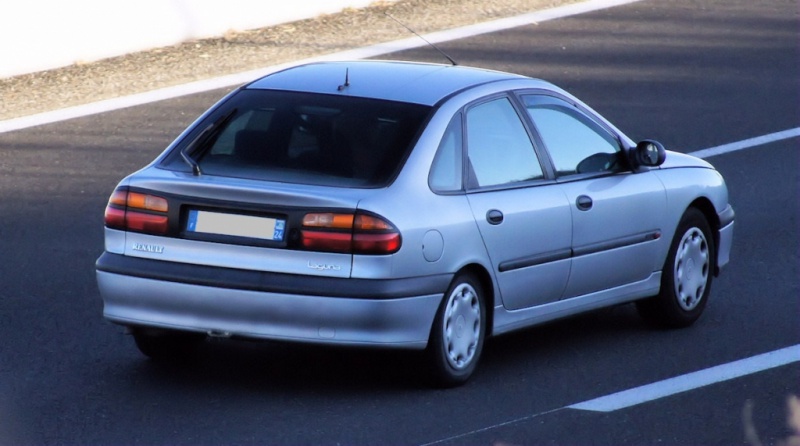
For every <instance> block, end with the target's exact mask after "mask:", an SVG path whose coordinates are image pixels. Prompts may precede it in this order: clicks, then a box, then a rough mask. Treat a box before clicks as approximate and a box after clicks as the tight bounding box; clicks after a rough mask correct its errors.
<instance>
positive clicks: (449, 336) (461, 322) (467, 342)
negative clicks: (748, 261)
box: [443, 283, 481, 369]
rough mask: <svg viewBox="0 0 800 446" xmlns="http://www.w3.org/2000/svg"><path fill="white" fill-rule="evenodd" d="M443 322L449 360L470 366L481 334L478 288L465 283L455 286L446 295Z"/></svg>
mask: <svg viewBox="0 0 800 446" xmlns="http://www.w3.org/2000/svg"><path fill="white" fill-rule="evenodd" d="M443 325H444V326H443V330H444V349H445V353H446V355H447V361H448V362H449V363H450V365H451V366H452V367H453V368H456V369H463V368H464V367H467V366H468V365H469V364H470V362H472V358H474V357H475V351H476V349H477V348H478V341H479V340H480V337H481V307H480V300H479V299H478V293H477V292H476V291H475V288H473V287H472V286H471V285H469V284H467V283H462V284H460V285H459V286H457V287H456V288H455V289H454V290H453V292H452V293H451V294H450V297H449V298H448V299H447V307H446V308H445V312H444V324H443Z"/></svg>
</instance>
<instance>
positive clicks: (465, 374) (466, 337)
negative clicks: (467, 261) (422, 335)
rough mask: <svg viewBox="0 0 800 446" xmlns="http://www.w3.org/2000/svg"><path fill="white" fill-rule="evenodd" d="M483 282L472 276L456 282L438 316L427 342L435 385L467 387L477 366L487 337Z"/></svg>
mask: <svg viewBox="0 0 800 446" xmlns="http://www.w3.org/2000/svg"><path fill="white" fill-rule="evenodd" d="M483 293H484V291H483V287H482V286H481V284H480V282H478V280H476V279H475V278H474V277H473V276H471V275H469V274H459V275H457V276H456V278H455V279H453V282H452V283H451V284H450V287H449V288H448V290H447V293H446V294H445V298H444V300H443V301H442V304H441V305H440V307H439V311H438V312H437V313H436V319H435V320H434V322H433V328H432V330H431V335H430V340H429V342H428V351H427V354H428V356H429V363H430V366H431V372H432V377H433V378H434V380H435V384H437V385H439V386H443V387H453V386H457V385H460V384H463V383H465V382H466V381H467V380H468V379H469V377H470V376H472V373H473V372H474V371H475V367H476V366H477V364H478V360H479V359H480V357H481V352H482V351H483V342H484V338H485V337H486V306H485V299H484V297H483V296H484V294H483Z"/></svg>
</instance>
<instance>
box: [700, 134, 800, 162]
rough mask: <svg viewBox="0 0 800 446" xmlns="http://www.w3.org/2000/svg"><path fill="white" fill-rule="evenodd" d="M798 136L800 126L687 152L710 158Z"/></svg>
mask: <svg viewBox="0 0 800 446" xmlns="http://www.w3.org/2000/svg"><path fill="white" fill-rule="evenodd" d="M798 136H800V127H796V128H793V129H789V130H784V131H782V132H775V133H770V134H769V135H764V136H757V137H755V138H750V139H745V140H743V141H737V142H732V143H730V144H723V145H721V146H716V147H710V148H708V149H703V150H697V151H695V152H689V153H688V154H689V155H692V156H696V157H698V158H710V157H712V156H717V155H722V154H725V153H731V152H736V151H738V150H744V149H749V148H751V147H756V146H761V145H764V144H769V143H771V142H776V141H781V140H784V139H790V138H796V137H798Z"/></svg>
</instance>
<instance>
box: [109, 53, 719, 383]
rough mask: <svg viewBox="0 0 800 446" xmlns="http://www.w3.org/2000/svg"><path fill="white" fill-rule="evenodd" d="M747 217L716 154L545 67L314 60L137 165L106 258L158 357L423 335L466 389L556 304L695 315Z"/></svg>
mask: <svg viewBox="0 0 800 446" xmlns="http://www.w3.org/2000/svg"><path fill="white" fill-rule="evenodd" d="M733 224H734V212H733V210H732V208H731V206H730V204H729V203H728V192H727V189H726V186H725V183H724V181H723V178H722V177H721V175H720V174H719V173H718V172H717V171H716V170H714V168H713V167H712V166H711V165H710V164H708V163H707V162H705V161H702V160H700V159H697V158H693V157H691V156H687V155H683V154H680V153H676V152H668V151H666V150H665V149H664V147H663V146H662V145H661V144H659V143H658V142H656V141H652V140H645V141H642V142H639V143H635V142H633V141H631V140H630V139H629V138H628V137H626V136H625V135H624V134H622V133H621V132H620V131H619V130H617V129H616V128H615V127H614V126H613V125H612V124H610V123H609V122H608V121H606V120H605V119H603V118H602V117H601V116H599V115H598V114H597V113H595V112H594V111H593V110H592V109H590V108H589V107H588V106H587V105H585V104H584V103H582V102H581V101H580V100H578V99H577V98H575V97H573V96H572V95H570V94H569V93H567V92H565V91H563V90H561V89H559V88H558V87H556V86H554V85H552V84H550V83H547V82H545V81H542V80H537V79H532V78H528V77H524V76H519V75H515V74H508V73H501V72H496V71H488V70H482V69H474V68H466V67H461V66H445V65H433V64H420V63H409V62H385V61H355V62H327V63H312V64H307V65H301V66H297V67H293V68H289V69H286V70H283V71H279V72H276V73H273V74H270V75H267V76H266V77H263V78H261V79H259V80H256V81H254V82H252V83H250V84H248V85H245V86H243V87H241V88H239V89H237V90H236V91H234V92H233V93H231V94H229V95H228V96H226V97H225V98H224V99H222V100H221V101H220V102H219V103H217V104H216V105H215V106H213V107H212V108H211V109H210V110H209V111H207V112H206V113H205V114H204V115H202V116H201V117H200V118H199V119H198V120H197V121H196V122H195V123H194V124H192V125H191V126H190V127H189V128H188V129H187V130H186V131H185V132H184V133H183V134H181V135H180V136H179V137H178V138H177V139H176V140H175V142H173V143H172V144H171V145H170V146H169V147H168V148H167V149H166V150H165V151H164V152H163V154H161V155H160V156H159V157H158V158H157V159H155V160H154V161H153V162H152V163H151V164H150V165H148V166H146V167H144V168H143V169H141V170H139V171H138V172H135V173H133V174H131V175H129V176H128V177H127V178H125V179H123V180H122V181H121V182H120V184H119V185H118V186H117V188H116V189H115V190H114V191H113V193H112V194H111V198H110V200H109V202H108V206H107V208H106V211H105V252H104V253H103V254H102V255H101V256H100V258H99V259H98V260H97V264H96V270H97V282H98V286H99V290H100V294H101V296H102V299H103V302H104V316H105V318H107V319H108V320H110V321H112V322H114V323H117V324H120V325H123V326H126V327H128V328H129V329H130V332H131V333H132V334H133V338H134V340H135V342H136V345H137V346H138V348H139V349H140V350H141V352H142V353H144V354H145V355H147V356H149V357H151V358H154V359H169V358H173V357H176V356H180V355H183V354H185V353H186V352H187V351H189V350H191V349H192V348H193V347H194V346H196V345H197V344H198V343H199V342H202V341H203V340H204V339H205V338H206V337H208V336H214V337H218V336H222V337H233V338H253V339H269V340H279V341H297V342H307V343H317V344H329V345H337V346H379V347H386V348H403V349H418V350H425V355H426V357H427V363H428V364H429V365H430V371H431V376H432V377H434V378H435V380H436V382H437V383H439V384H441V385H444V386H452V385H458V384H461V383H464V382H465V381H466V380H467V379H468V378H469V377H470V376H471V375H472V374H473V372H474V370H475V368H476V365H477V364H478V361H479V359H480V357H481V352H482V349H483V346H484V341H485V340H486V338H487V337H488V336H493V335H499V334H502V333H506V332H509V331H512V330H516V329H520V328H523V327H528V326H531V325H534V324H539V323H542V322H546V321H550V320H553V319H556V318H563V317H566V316H570V315H574V314H577V313H581V312H585V311H589V310H594V309H597V308H600V307H605V306H610V305H617V304H622V303H627V302H633V301H635V302H636V306H637V308H638V310H639V312H640V314H641V315H642V316H643V317H644V318H645V319H646V320H648V321H650V322H652V323H655V324H658V325H661V326H668V327H682V326H688V325H690V324H692V323H693V322H694V321H695V320H697V319H698V317H700V315H701V313H702V312H703V310H704V308H705V306H706V304H707V302H708V300H709V292H710V290H711V283H712V278H713V277H714V276H716V275H718V274H719V272H720V268H722V267H723V266H724V265H725V264H726V263H728V260H729V253H730V248H731V244H732V238H733Z"/></svg>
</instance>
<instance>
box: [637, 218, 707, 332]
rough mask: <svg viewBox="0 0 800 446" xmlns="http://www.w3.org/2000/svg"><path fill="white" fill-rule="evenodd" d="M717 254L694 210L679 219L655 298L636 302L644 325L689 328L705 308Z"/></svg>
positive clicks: (704, 222) (705, 227)
mask: <svg viewBox="0 0 800 446" xmlns="http://www.w3.org/2000/svg"><path fill="white" fill-rule="evenodd" d="M715 258H716V251H715V247H714V238H713V237H712V233H711V227H710V226H709V224H708V220H706V218H705V216H704V215H703V213H702V212H700V210H699V209H697V208H689V209H687V210H686V212H685V213H684V214H683V216H682V217H681V220H680V222H679V223H678V229H677V230H676V231H675V236H674V237H673V239H672V244H671V246H670V249H669V253H668V254H667V260H666V261H665V263H664V268H663V270H662V274H661V290H660V291H659V294H658V295H657V296H655V297H652V298H649V299H645V300H642V301H639V302H637V304H636V307H637V309H638V311H639V314H640V315H641V316H642V318H644V319H645V321H647V322H649V323H651V324H654V325H656V326H660V327H665V328H680V327H688V326H689V325H692V324H693V323H694V322H695V321H696V320H697V319H698V318H699V317H700V315H701V314H703V310H705V308H706V304H707V303H708V296H709V293H710V292H711V282H712V278H713V275H714V274H713V271H714V261H715Z"/></svg>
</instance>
